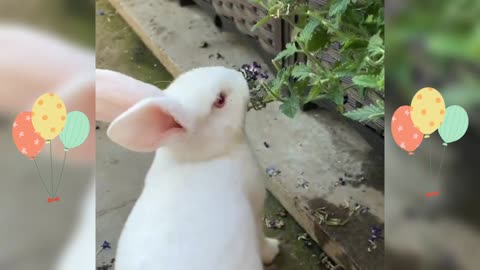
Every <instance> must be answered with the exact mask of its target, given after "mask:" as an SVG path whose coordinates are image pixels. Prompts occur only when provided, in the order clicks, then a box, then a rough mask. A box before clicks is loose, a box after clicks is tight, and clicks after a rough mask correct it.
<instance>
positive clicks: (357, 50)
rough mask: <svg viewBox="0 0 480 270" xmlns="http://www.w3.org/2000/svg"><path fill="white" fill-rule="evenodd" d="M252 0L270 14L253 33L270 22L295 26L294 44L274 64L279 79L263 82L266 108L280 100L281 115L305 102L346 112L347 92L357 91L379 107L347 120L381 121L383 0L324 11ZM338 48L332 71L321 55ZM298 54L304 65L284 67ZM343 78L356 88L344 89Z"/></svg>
mask: <svg viewBox="0 0 480 270" xmlns="http://www.w3.org/2000/svg"><path fill="white" fill-rule="evenodd" d="M253 1H254V2H255V3H257V4H258V5H260V6H261V7H263V8H264V9H266V10H267V11H268V14H267V16H266V17H264V18H263V19H262V20H260V21H259V22H258V23H257V24H256V25H255V26H254V27H253V29H252V31H255V29H256V28H257V27H258V26H260V25H262V24H264V23H266V22H268V21H269V20H272V19H283V20H285V21H287V22H288V23H289V24H290V25H291V26H293V34H292V40H291V42H290V43H288V44H287V45H286V48H285V49H284V50H283V51H282V52H280V53H279V54H278V55H277V56H276V57H275V59H274V60H273V64H274V66H275V68H276V69H277V74H276V77H275V78H274V79H273V80H271V81H269V82H268V83H262V89H263V90H264V91H265V93H266V94H265V95H264V103H267V102H270V101H273V100H279V101H281V102H282V104H281V105H280V109H281V110H282V112H283V113H284V114H286V115H287V116H289V117H294V116H295V114H296V113H297V112H298V110H299V109H300V108H302V106H304V105H305V104H306V103H309V102H314V101H317V100H319V99H328V100H331V101H332V102H333V103H335V104H336V106H337V108H338V110H339V111H340V112H342V113H344V97H345V95H346V92H347V91H348V90H350V91H352V90H353V89H350V88H355V89H356V91H359V93H360V95H361V96H365V95H366V94H367V93H368V92H370V93H372V94H373V96H374V97H375V98H374V100H375V102H374V103H373V104H370V105H368V106H364V107H362V108H359V109H357V110H354V111H350V112H348V113H345V114H344V115H345V116H347V117H349V118H352V119H355V120H358V121H369V120H373V119H377V118H382V117H383V115H384V114H383V100H384V55H385V46H384V42H383V37H384V17H383V9H384V8H383V0H363V1H362V0H330V1H329V3H328V4H327V5H326V6H325V7H324V8H322V9H314V8H311V7H310V6H309V5H308V4H307V3H305V2H302V1H298V0H253ZM334 43H338V44H339V45H340V54H341V59H340V60H339V61H336V62H335V63H333V64H332V65H331V66H328V65H327V64H326V63H325V62H323V61H322V60H321V59H320V55H321V53H322V52H324V51H325V50H326V49H328V48H329V47H330V46H331V45H332V44H334ZM294 54H303V55H305V56H306V59H307V60H306V62H305V63H297V64H295V65H292V66H288V67H283V68H280V62H281V61H282V60H284V59H286V58H288V57H291V56H293V55H294ZM345 77H350V78H352V81H353V85H351V86H346V85H345V84H343V83H342V81H341V80H342V79H343V78H345ZM372 94H369V95H370V96H372Z"/></svg>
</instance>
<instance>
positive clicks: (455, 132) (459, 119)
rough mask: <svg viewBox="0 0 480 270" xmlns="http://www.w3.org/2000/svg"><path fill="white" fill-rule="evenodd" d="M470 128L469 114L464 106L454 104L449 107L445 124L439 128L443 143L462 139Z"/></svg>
mask: <svg viewBox="0 0 480 270" xmlns="http://www.w3.org/2000/svg"><path fill="white" fill-rule="evenodd" d="M467 129H468V114H467V111H465V109H464V108H462V107H460V106H458V105H452V106H450V107H448V108H447V113H446V116H445V120H444V121H443V124H442V125H441V126H440V128H439V129H438V133H439V134H440V137H441V138H442V140H443V141H444V142H443V145H444V146H447V145H448V144H449V143H453V142H456V141H458V140H460V139H461V138H462V137H463V135H465V133H466V132H467Z"/></svg>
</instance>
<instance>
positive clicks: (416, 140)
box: [390, 87, 469, 198]
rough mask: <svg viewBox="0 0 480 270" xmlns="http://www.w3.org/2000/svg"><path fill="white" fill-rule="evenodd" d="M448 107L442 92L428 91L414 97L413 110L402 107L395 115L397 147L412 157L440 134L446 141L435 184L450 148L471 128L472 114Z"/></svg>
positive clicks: (426, 88) (393, 119) (394, 136)
mask: <svg viewBox="0 0 480 270" xmlns="http://www.w3.org/2000/svg"><path fill="white" fill-rule="evenodd" d="M445 106H446V105H445V100H444V99H443V96H442V94H441V93H440V92H439V91H438V90H436V89H434V88H431V87H424V88H422V89H420V90H419V91H418V92H417V93H416V94H415V95H414V97H413V99H412V102H411V106H407V105H405V106H401V107H399V108H398V109H397V110H396V111H395V112H394V114H393V116H392V122H391V127H390V129H391V132H392V137H393V139H394V141H395V143H396V144H397V145H398V146H399V147H400V148H401V149H403V150H404V151H406V152H408V154H409V155H413V153H414V151H415V150H416V149H417V148H418V147H419V146H420V145H421V144H422V141H423V140H424V138H425V139H428V138H430V137H431V135H432V134H433V133H434V132H435V131H437V130H438V134H439V135H440V138H441V139H442V141H443V143H442V145H443V151H442V156H441V161H440V166H439V169H438V171H437V176H436V177H435V176H434V173H433V170H432V168H431V166H430V169H431V172H430V173H431V175H432V179H433V180H435V179H438V178H440V173H441V170H442V166H443V160H444V156H445V152H446V149H447V146H448V145H449V144H451V143H453V142H456V141H458V140H460V139H461V138H462V137H463V136H464V135H465V133H466V132H467V129H468V124H469V119H468V114H467V111H466V110H465V109H464V108H462V107H461V106H458V105H451V106H449V107H448V108H446V107H445ZM430 140H431V139H429V145H431V141H430ZM429 148H430V151H429V152H430V164H431V162H432V152H431V147H429ZM438 195H439V192H438V191H433V192H427V193H426V196H427V198H429V197H436V196H438Z"/></svg>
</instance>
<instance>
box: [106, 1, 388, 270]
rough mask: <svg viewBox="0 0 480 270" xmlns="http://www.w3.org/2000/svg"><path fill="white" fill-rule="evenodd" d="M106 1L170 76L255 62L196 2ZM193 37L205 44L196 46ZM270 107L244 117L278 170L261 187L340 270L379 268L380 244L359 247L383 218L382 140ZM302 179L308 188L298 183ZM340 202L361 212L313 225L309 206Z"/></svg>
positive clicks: (336, 211) (336, 207) (328, 119)
mask: <svg viewBox="0 0 480 270" xmlns="http://www.w3.org/2000/svg"><path fill="white" fill-rule="evenodd" d="M110 2H111V3H112V4H113V6H114V7H115V8H116V9H117V11H118V12H119V13H120V14H121V15H122V16H123V17H124V18H125V20H126V21H127V22H128V23H129V24H130V25H131V26H132V28H133V29H134V30H135V31H136V32H137V34H138V35H139V36H140V38H141V39H142V40H143V41H144V42H145V44H146V45H147V46H148V47H149V48H150V49H151V50H152V51H153V53H154V54H155V55H156V56H157V57H158V58H159V60H160V61H161V62H162V63H163V64H164V65H165V67H167V69H168V70H169V71H170V72H171V73H172V74H173V75H174V76H177V75H179V74H181V73H183V72H185V71H187V70H190V69H192V68H196V67H200V66H212V65H222V66H227V67H240V66H241V65H242V64H245V63H251V62H252V61H258V62H262V61H261V60H260V59H261V56H260V54H259V53H258V52H257V51H256V50H255V48H253V47H251V46H249V44H248V42H246V41H245V40H244V39H242V38H240V37H239V36H238V35H235V34H233V33H224V32H220V31H218V29H217V28H216V27H215V26H214V23H213V20H212V18H211V17H209V16H207V15H206V13H203V12H202V11H201V10H199V8H198V7H196V6H188V7H180V6H179V5H178V3H177V1H171V0H110ZM201 42H207V43H208V44H209V46H208V47H207V48H200V43H201ZM217 53H219V54H220V55H221V56H222V57H217ZM278 106H279V104H277V103H273V104H271V105H270V106H268V107H267V108H266V109H265V110H262V111H260V112H255V111H252V112H249V114H248V116H247V134H248V136H249V138H250V140H251V142H252V145H253V147H254V148H255V151H256V153H257V156H258V159H259V162H260V163H261V165H262V166H263V167H264V168H268V167H271V166H275V167H276V168H278V169H279V170H281V173H280V174H279V175H276V176H273V177H271V178H268V179H267V187H268V189H269V190H270V191H271V192H272V194H273V195H274V196H275V197H276V198H277V199H278V200H279V201H280V202H281V203H282V205H284V206H285V208H286V209H287V210H288V211H289V212H290V214H291V215H292V216H293V217H294V218H295V219H296V220H297V222H298V223H299V224H300V225H301V226H302V227H303V228H305V230H306V231H307V232H308V233H309V234H310V235H311V237H312V238H313V239H314V240H315V241H316V242H317V243H319V244H320V245H321V247H322V248H323V249H324V250H325V252H326V253H327V254H328V255H329V256H330V257H332V258H333V259H334V260H335V261H336V262H337V263H340V264H342V265H343V266H344V268H345V269H362V270H375V269H383V255H384V252H383V242H379V244H378V247H377V249H376V250H374V251H373V252H368V251H367V249H368V246H369V242H368V239H369V238H370V236H371V232H370V228H371V226H378V227H383V223H384V218H383V207H384V205H383V202H384V199H383V175H384V168H383V140H382V139H381V138H379V137H376V135H375V134H373V133H369V132H370V131H369V130H365V128H364V127H362V126H361V125H354V124H353V123H351V122H349V121H347V120H346V119H345V118H344V117H342V116H340V115H338V114H336V113H333V112H329V111H327V110H316V111H313V112H310V113H300V114H299V115H298V116H297V117H296V118H295V120H291V119H289V118H287V117H285V116H284V115H283V114H282V113H281V112H279V110H278ZM372 139H373V140H372ZM265 142H266V143H267V145H269V146H270V147H268V148H267V147H266V146H265ZM345 174H347V175H351V177H350V176H346V175H345ZM362 177H363V178H362ZM340 178H341V179H342V181H340ZM306 182H308V186H307V185H304V186H302V185H301V184H302V183H306ZM342 183H344V185H342ZM345 201H348V202H349V204H350V207H354V205H355V204H356V203H358V204H359V205H361V206H362V207H369V211H368V212H367V213H364V214H357V215H354V217H353V218H352V219H351V221H350V222H349V223H347V224H346V225H345V226H327V225H325V224H320V220H319V217H318V216H316V215H315V214H314V210H316V209H318V208H322V207H324V208H325V210H326V211H327V212H328V213H329V215H330V217H332V214H333V217H338V218H341V219H343V218H344V217H345V216H346V215H347V213H348V210H347V209H344V208H342V207H341V205H342V204H344V203H345Z"/></svg>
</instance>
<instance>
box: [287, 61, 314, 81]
mask: <svg viewBox="0 0 480 270" xmlns="http://www.w3.org/2000/svg"><path fill="white" fill-rule="evenodd" d="M311 73H312V67H311V66H309V65H305V64H299V65H296V66H295V67H294V68H293V70H292V76H293V77H295V78H297V79H300V80H303V79H306V78H308V77H309V76H310V74H311Z"/></svg>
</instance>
